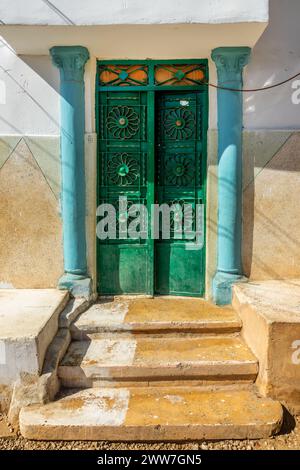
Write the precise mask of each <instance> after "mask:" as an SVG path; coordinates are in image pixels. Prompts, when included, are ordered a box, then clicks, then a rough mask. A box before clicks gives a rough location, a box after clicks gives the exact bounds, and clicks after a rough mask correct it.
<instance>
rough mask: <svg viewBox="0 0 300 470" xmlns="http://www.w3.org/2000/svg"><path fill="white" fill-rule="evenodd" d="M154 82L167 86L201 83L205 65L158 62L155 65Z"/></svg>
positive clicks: (203, 78)
mask: <svg viewBox="0 0 300 470" xmlns="http://www.w3.org/2000/svg"><path fill="white" fill-rule="evenodd" d="M154 78H155V84H156V85H160V86H161V85H168V86H191V85H201V84H202V83H203V81H204V80H205V66H203V65H199V64H169V63H168V64H160V65H156V66H155V75H154Z"/></svg>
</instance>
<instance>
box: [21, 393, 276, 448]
mask: <svg viewBox="0 0 300 470" xmlns="http://www.w3.org/2000/svg"><path fill="white" fill-rule="evenodd" d="M281 423H282V407H281V405H280V404H279V403H278V402H276V401H273V400H271V399H269V398H262V397H259V396H258V395H257V394H256V392H255V390H254V389H252V388H251V389H249V390H228V391H226V390H224V389H220V390H218V389H215V390H203V389H201V388H198V387H144V388H138V387H134V388H130V387H129V388H94V389H86V390H82V391H79V392H75V393H73V394H71V395H69V396H66V397H64V398H62V399H60V400H58V401H56V402H52V403H49V404H46V405H32V406H30V407H26V408H23V409H22V410H21V413H20V430H21V433H22V435H23V436H24V437H26V438H29V439H40V440H41V439H43V440H53V439H55V440H57V439H61V440H76V439H79V440H116V441H122V440H124V441H125V440H128V441H138V440H140V441H147V440H148V441H150V440H152V441H153V440H154V441H155V440H157V441H161V440H201V439H224V438H226V439H246V438H255V439H258V438H265V437H268V436H270V435H272V434H273V433H275V432H277V431H279V429H280V426H281Z"/></svg>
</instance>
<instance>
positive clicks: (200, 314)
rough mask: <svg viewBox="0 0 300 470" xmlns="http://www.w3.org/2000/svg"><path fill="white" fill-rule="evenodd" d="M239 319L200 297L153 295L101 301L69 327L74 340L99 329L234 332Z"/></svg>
mask: <svg viewBox="0 0 300 470" xmlns="http://www.w3.org/2000/svg"><path fill="white" fill-rule="evenodd" d="M240 330H241V321H240V319H239V317H238V315H237V314H236V313H235V311H234V310H233V309H232V308H231V307H222V308H221V307H217V306H216V305H213V304H211V303H209V302H206V301H205V300H203V299H195V298H172V297H167V298H166V297H155V298H153V299H145V298H142V299H141V298H140V299H136V298H135V299H127V300H124V298H116V299H115V300H113V301H112V300H102V301H101V302H98V303H96V304H94V305H93V306H92V307H90V308H89V309H88V310H87V311H86V312H84V313H83V314H82V315H81V316H80V317H79V318H78V319H77V321H76V322H75V323H74V324H73V325H72V326H71V332H72V336H73V338H74V339H78V340H80V339H88V337H89V335H90V334H93V333H102V332H126V331H131V332H136V333H139V332H142V333H143V332H144V333H145V332H152V333H154V332H157V333H172V332H174V331H177V332H195V333H207V334H214V333H234V332H239V331H240Z"/></svg>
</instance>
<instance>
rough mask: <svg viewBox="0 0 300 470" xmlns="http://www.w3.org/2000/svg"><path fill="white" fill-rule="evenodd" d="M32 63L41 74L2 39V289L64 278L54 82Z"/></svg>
mask: <svg viewBox="0 0 300 470" xmlns="http://www.w3.org/2000/svg"><path fill="white" fill-rule="evenodd" d="M30 61H32V62H33V63H34V65H35V66H36V65H37V64H39V67H40V70H39V71H34V70H33V69H32V68H31V67H30V66H29V65H28V64H26V63H25V62H24V61H23V60H22V58H20V57H18V56H17V55H16V54H15V52H14V51H13V50H12V48H11V47H10V46H9V45H8V44H7V43H6V42H5V41H4V40H2V39H1V38H0V84H1V97H0V98H1V100H0V183H1V184H0V212H1V220H0V225H1V227H0V259H1V276H0V287H15V288H48V287H56V286H57V281H58V278H59V277H60V276H61V274H62V272H63V262H62V229H61V220H60V215H59V211H60V204H59V198H60V188H61V184H60V179H61V176H60V173H61V168H60V165H61V162H60V150H59V132H60V124H59V94H58V92H57V88H58V85H59V80H58V77H57V76H56V75H55V74H56V73H57V72H56V70H55V72H54V73H52V74H51V73H50V72H51V71H50V66H51V64H50V61H49V59H47V58H43V57H42V58H31V59H30ZM30 61H28V62H29V63H30ZM35 68H37V67H35ZM43 76H44V77H45V78H46V77H47V76H48V78H47V81H46V80H44V79H43ZM47 82H48V83H47Z"/></svg>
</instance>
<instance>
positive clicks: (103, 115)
mask: <svg viewBox="0 0 300 470" xmlns="http://www.w3.org/2000/svg"><path fill="white" fill-rule="evenodd" d="M149 99H150V96H149V94H148V93H146V92H136V91H135V92H132V91H129V92H128V91H124V92H123V91H122V92H121V91H120V92H107V93H101V94H100V106H99V142H98V149H99V160H98V165H99V166H98V188H99V192H98V202H99V204H102V203H106V204H112V205H113V206H114V207H115V210H116V219H117V222H116V230H117V232H116V233H117V236H116V239H115V240H112V239H108V240H104V241H99V246H98V256H97V260H98V286H99V290H100V292H101V293H102V294H129V293H131V294H144V293H148V294H151V293H152V292H153V242H152V240H151V239H149V238H148V239H142V238H136V239H132V238H130V237H126V236H123V235H122V233H121V234H120V233H119V229H120V226H121V224H123V226H124V222H125V227H126V226H128V224H129V223H130V220H129V218H128V212H127V210H126V206H125V205H124V207H123V206H122V205H121V204H120V202H119V201H120V197H122V198H125V197H126V198H127V208H129V207H130V206H133V205H137V204H143V205H146V206H150V204H151V202H152V199H151V198H152V193H153V189H152V188H153V171H152V168H151V166H152V164H151V162H153V156H152V152H153V142H149V137H150V136H152V135H153V132H152V131H151V126H152V125H153V122H152V123H151V122H149V116H148V114H149V113H148V108H149V102H148V101H149ZM150 106H151V105H150ZM151 107H152V108H153V106H151ZM152 121H153V119H152ZM149 212H150V211H149ZM125 219H127V222H126V220H125Z"/></svg>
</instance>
